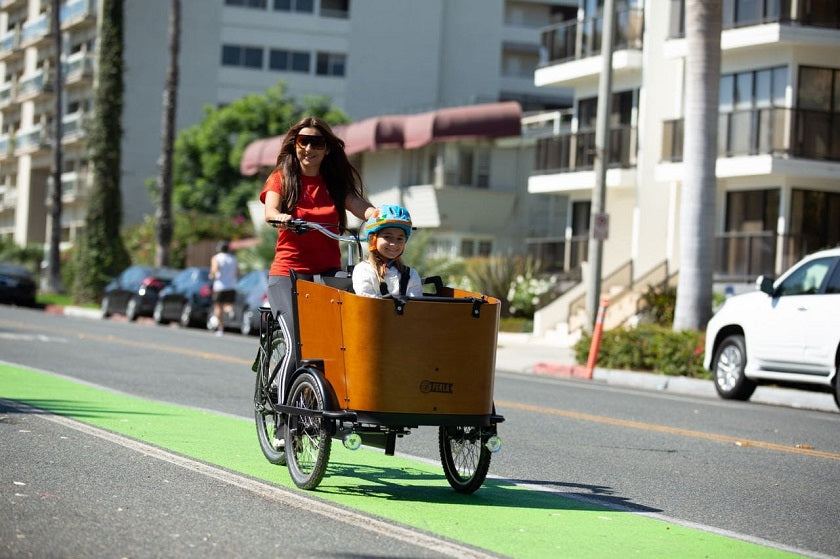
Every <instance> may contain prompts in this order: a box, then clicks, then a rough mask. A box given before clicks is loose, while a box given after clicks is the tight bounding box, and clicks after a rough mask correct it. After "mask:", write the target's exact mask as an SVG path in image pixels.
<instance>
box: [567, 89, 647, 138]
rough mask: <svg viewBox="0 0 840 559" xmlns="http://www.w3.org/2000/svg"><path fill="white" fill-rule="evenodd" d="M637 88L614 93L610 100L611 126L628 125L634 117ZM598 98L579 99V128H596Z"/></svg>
mask: <svg viewBox="0 0 840 559" xmlns="http://www.w3.org/2000/svg"><path fill="white" fill-rule="evenodd" d="M634 105H635V90H629V91H619V92H617V93H613V96H612V99H611V100H610V126H621V125H628V124H630V123H631V121H632V119H633V107H634ZM597 112H598V98H597V97H587V98H585V99H580V100H579V101H578V130H591V129H594V128H595V121H596V114H597Z"/></svg>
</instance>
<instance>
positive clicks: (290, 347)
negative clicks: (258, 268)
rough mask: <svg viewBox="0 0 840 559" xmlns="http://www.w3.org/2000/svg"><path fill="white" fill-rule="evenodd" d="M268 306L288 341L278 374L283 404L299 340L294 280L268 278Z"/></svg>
mask: <svg viewBox="0 0 840 559" xmlns="http://www.w3.org/2000/svg"><path fill="white" fill-rule="evenodd" d="M268 304H269V305H271V313H272V314H273V315H274V318H275V319H276V320H277V324H278V327H279V328H280V331H281V332H283V339H284V340H286V355H285V356H284V357H283V360H282V361H281V363H280V371H279V372H278V373H277V386H278V390H277V398H278V402H277V403H278V404H282V403H283V401H284V399H285V398H286V395H285V394H284V392H285V387H286V382H285V381H286V379H287V378H289V375H291V374H292V373H293V372H294V370H295V366H296V363H295V351H294V348H296V347H297V339H296V338H295V317H294V315H293V314H292V312H293V309H294V307H293V306H292V280H291V278H290V277H289V276H268Z"/></svg>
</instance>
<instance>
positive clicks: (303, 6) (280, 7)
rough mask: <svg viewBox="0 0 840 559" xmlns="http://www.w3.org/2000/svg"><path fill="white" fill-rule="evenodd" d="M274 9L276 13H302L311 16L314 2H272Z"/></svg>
mask: <svg viewBox="0 0 840 559" xmlns="http://www.w3.org/2000/svg"><path fill="white" fill-rule="evenodd" d="M274 9H275V10H276V11H278V12H302V13H307V14H311V13H312V12H313V11H314V9H315V1H314V0H274Z"/></svg>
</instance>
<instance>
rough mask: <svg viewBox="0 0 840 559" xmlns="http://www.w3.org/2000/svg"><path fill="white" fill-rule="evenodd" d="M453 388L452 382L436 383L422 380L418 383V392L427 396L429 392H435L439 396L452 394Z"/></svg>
mask: <svg viewBox="0 0 840 559" xmlns="http://www.w3.org/2000/svg"><path fill="white" fill-rule="evenodd" d="M453 386H455V384H454V383H452V382H438V381H434V380H424V381H421V382H420V392H422V393H423V394H428V393H429V392H437V393H439V394H452V387H453Z"/></svg>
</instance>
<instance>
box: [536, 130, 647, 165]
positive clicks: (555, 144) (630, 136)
mask: <svg viewBox="0 0 840 559" xmlns="http://www.w3.org/2000/svg"><path fill="white" fill-rule="evenodd" d="M637 139H638V135H637V133H636V127H635V126H629V125H626V126H613V127H612V128H611V129H610V134H609V141H608V146H607V152H608V155H607V165H608V167H619V168H628V167H633V166H635V165H636V151H637ZM594 166H595V132H594V131H586V132H565V133H560V134H556V135H553V136H550V137H547V138H539V139H538V140H537V149H536V160H535V162H534V174H551V173H574V172H577V171H589V170H592V169H593V168H594Z"/></svg>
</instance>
